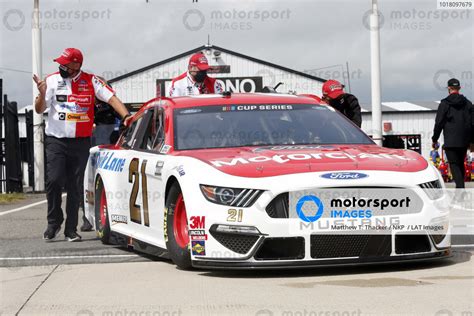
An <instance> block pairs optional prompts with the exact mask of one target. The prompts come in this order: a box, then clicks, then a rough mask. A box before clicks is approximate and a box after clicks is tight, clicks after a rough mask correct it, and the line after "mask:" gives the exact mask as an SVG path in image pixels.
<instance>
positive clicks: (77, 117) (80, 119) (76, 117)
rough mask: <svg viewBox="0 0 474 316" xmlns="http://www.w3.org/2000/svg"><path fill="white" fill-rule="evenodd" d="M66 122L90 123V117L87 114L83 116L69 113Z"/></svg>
mask: <svg viewBox="0 0 474 316" xmlns="http://www.w3.org/2000/svg"><path fill="white" fill-rule="evenodd" d="M66 121H73V122H89V116H88V115H87V114H81V113H67V114H66Z"/></svg>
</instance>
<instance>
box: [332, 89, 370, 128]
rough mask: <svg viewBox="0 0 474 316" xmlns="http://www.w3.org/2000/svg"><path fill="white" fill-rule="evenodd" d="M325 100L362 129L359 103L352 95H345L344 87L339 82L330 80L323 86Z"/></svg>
mask: <svg viewBox="0 0 474 316" xmlns="http://www.w3.org/2000/svg"><path fill="white" fill-rule="evenodd" d="M323 100H324V101H326V102H327V103H328V104H329V105H330V106H332V107H333V108H335V109H336V110H338V111H339V112H341V113H342V114H344V115H345V116H346V117H347V118H348V119H349V120H351V121H352V122H353V123H354V124H355V125H357V126H359V127H361V125H362V115H361V114H360V105H359V101H358V100H357V98H356V97H355V96H353V95H352V94H349V93H344V86H343V85H342V84H341V83H340V82H339V81H336V80H328V81H326V82H325V83H324V84H323Z"/></svg>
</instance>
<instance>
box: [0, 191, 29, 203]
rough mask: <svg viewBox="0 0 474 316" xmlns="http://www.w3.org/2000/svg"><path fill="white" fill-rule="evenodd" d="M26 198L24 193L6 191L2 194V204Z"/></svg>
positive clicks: (0, 197) (0, 195) (0, 200)
mask: <svg viewBox="0 0 474 316" xmlns="http://www.w3.org/2000/svg"><path fill="white" fill-rule="evenodd" d="M24 198H25V195H24V194H23V193H4V194H0V204H9V203H13V202H18V201H21V200H23V199H24Z"/></svg>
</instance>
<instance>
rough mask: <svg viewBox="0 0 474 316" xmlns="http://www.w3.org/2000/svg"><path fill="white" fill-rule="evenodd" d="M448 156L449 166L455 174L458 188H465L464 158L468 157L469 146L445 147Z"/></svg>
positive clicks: (454, 177)
mask: <svg viewBox="0 0 474 316" xmlns="http://www.w3.org/2000/svg"><path fill="white" fill-rule="evenodd" d="M444 152H445V153H446V158H448V163H449V168H450V169H451V174H452V175H453V179H454V182H455V183H456V188H461V189H463V188H464V173H465V170H464V159H466V154H467V148H462V147H449V148H446V147H445V148H444Z"/></svg>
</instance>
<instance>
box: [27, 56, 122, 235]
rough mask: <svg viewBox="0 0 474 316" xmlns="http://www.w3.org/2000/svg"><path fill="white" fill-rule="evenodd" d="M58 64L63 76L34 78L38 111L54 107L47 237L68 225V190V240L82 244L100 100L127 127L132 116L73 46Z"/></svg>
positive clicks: (48, 140)
mask: <svg viewBox="0 0 474 316" xmlns="http://www.w3.org/2000/svg"><path fill="white" fill-rule="evenodd" d="M54 61H55V62H57V63H58V64H59V72H56V73H53V74H51V75H49V76H47V77H46V79H45V80H41V79H40V78H38V76H36V75H34V76H33V80H34V81H35V82H36V84H37V87H38V91H39V95H38V97H37V98H36V101H35V110H36V112H37V113H43V112H44V111H45V110H46V109H47V108H49V113H48V118H47V120H46V130H45V134H46V139H45V148H46V198H47V201H48V215H47V219H48V226H47V229H46V231H45V232H44V235H43V238H44V239H45V240H46V241H51V240H53V239H54V238H56V236H57V234H58V233H59V231H60V230H61V224H62V223H63V221H64V217H63V211H62V208H61V191H62V188H63V187H65V188H66V192H67V201H66V215H67V217H66V225H65V228H64V235H65V238H66V240H68V241H79V240H81V236H80V235H79V234H77V223H78V213H79V212H78V210H79V200H80V198H81V196H82V194H81V192H80V190H81V187H82V183H83V179H84V171H85V167H86V164H87V160H88V157H89V148H90V144H91V141H90V138H91V134H92V126H93V123H94V100H95V97H97V98H98V99H99V100H102V101H103V102H107V103H108V104H110V105H111V106H112V107H113V108H114V110H115V111H116V112H117V113H118V114H119V115H120V116H121V118H122V120H123V122H124V125H126V126H127V125H128V122H129V119H130V114H129V113H128V111H127V109H126V108H125V106H124V105H123V103H122V102H121V101H120V100H119V99H118V98H117V97H116V96H115V92H114V91H113V90H112V89H111V88H110V87H109V86H107V85H106V84H105V83H104V82H103V81H101V80H100V79H98V78H97V77H96V76H95V75H92V74H89V73H85V72H83V71H81V67H82V62H83V56H82V53H81V51H80V50H78V49H76V48H67V49H65V50H64V52H63V53H62V55H61V56H59V57H58V58H56V59H54Z"/></svg>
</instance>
